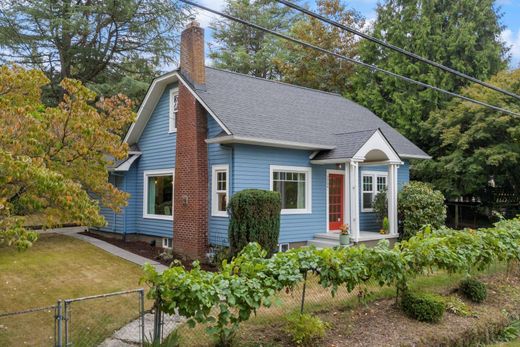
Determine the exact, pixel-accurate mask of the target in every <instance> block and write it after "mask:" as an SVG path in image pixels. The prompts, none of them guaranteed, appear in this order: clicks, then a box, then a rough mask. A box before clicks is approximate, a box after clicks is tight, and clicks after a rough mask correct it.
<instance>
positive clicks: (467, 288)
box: [459, 278, 487, 303]
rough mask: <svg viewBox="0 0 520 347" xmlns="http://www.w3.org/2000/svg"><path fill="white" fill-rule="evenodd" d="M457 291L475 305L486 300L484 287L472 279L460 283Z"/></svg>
mask: <svg viewBox="0 0 520 347" xmlns="http://www.w3.org/2000/svg"><path fill="white" fill-rule="evenodd" d="M459 289H460V291H461V293H462V294H463V295H464V296H465V297H466V298H468V299H470V300H471V301H473V302H476V303H481V302H483V301H484V300H486V298H487V289H486V285H485V284H484V283H482V282H480V281H479V280H476V279H474V278H467V279H465V280H463V281H462V282H460V286H459Z"/></svg>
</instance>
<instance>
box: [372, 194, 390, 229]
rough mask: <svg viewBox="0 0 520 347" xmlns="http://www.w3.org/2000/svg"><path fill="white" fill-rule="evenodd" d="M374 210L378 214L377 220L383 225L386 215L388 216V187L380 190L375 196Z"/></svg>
mask: <svg viewBox="0 0 520 347" xmlns="http://www.w3.org/2000/svg"><path fill="white" fill-rule="evenodd" d="M374 212H375V213H376V216H377V221H378V222H379V224H381V225H382V223H383V220H384V219H385V217H388V200H387V199H386V188H384V189H383V190H381V191H379V193H377V195H376V197H375V198H374Z"/></svg>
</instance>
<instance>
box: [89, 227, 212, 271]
mask: <svg viewBox="0 0 520 347" xmlns="http://www.w3.org/2000/svg"><path fill="white" fill-rule="evenodd" d="M80 234H82V235H86V236H90V237H93V238H96V239H99V240H103V241H105V242H108V243H110V244H112V245H114V246H117V247H119V248H122V249H124V250H127V251H129V252H132V253H134V254H137V255H140V256H141V257H145V258H148V259H150V260H155V261H158V262H160V263H161V264H163V265H166V266H170V264H171V263H172V261H171V260H169V261H168V260H164V259H163V258H161V257H159V255H160V254H161V253H163V252H164V250H163V249H162V248H160V247H154V246H152V245H150V243H148V242H144V241H124V240H122V239H118V238H114V237H106V236H103V235H100V234H98V233H92V232H89V231H84V232H81V233H80ZM173 259H176V260H179V261H180V262H182V265H183V266H184V267H185V268H186V269H191V268H192V262H191V261H188V260H186V259H185V257H182V256H179V255H176V254H175V253H173ZM201 267H202V268H203V269H204V270H206V271H216V270H217V269H216V267H215V266H212V265H210V264H204V263H203V264H201Z"/></svg>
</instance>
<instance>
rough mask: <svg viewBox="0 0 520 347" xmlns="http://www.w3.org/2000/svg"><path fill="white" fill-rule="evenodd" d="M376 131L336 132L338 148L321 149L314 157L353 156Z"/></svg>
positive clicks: (339, 157) (334, 157)
mask: <svg viewBox="0 0 520 347" xmlns="http://www.w3.org/2000/svg"><path fill="white" fill-rule="evenodd" d="M376 131H377V129H372V130H363V131H355V132H351V133H342V134H335V135H334V137H335V138H336V148H334V149H333V150H330V151H321V152H320V153H319V154H318V155H316V156H315V157H314V158H313V159H315V160H327V159H344V158H352V157H353V156H354V155H355V154H356V153H357V152H358V151H359V149H360V148H361V147H362V146H363V145H364V144H365V142H367V141H368V139H369V138H370V137H371V136H372V135H373V134H374V133H375V132H376Z"/></svg>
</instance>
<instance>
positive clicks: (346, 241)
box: [339, 234, 350, 246]
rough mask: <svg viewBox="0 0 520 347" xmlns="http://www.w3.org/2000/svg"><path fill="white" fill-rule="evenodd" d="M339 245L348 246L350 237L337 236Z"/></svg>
mask: <svg viewBox="0 0 520 347" xmlns="http://www.w3.org/2000/svg"><path fill="white" fill-rule="evenodd" d="M339 244H340V245H342V246H346V245H348V244H350V235H342V234H340V235H339Z"/></svg>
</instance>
